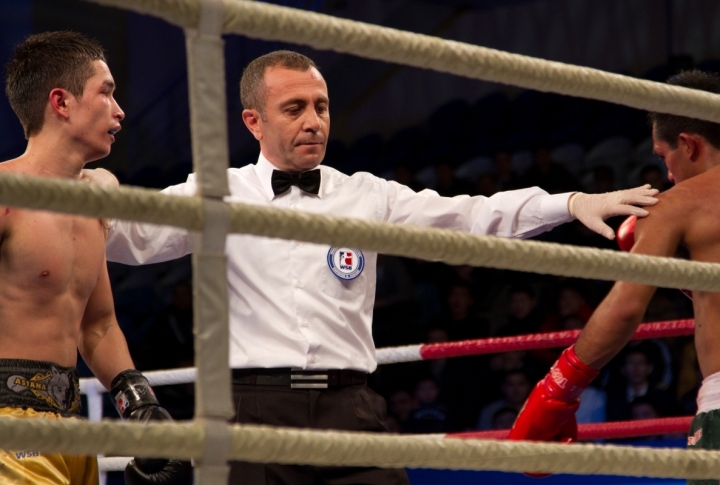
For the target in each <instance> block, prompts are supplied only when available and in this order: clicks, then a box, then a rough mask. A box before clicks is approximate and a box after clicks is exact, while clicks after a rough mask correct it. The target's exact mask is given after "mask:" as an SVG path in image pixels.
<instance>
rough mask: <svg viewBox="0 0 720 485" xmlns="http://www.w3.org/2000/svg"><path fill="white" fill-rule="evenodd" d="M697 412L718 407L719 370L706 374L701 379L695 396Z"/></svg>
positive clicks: (719, 403)
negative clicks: (700, 384)
mask: <svg viewBox="0 0 720 485" xmlns="http://www.w3.org/2000/svg"><path fill="white" fill-rule="evenodd" d="M697 405H698V413H707V412H710V411H714V410H716V409H720V372H716V373H715V374H712V375H709V376H707V377H706V378H705V379H703V381H702V386H700V391H699V392H698V397H697Z"/></svg>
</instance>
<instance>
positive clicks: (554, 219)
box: [540, 192, 575, 226]
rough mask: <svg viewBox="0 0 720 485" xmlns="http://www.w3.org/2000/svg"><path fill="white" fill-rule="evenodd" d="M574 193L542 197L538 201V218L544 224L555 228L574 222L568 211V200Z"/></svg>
mask: <svg viewBox="0 0 720 485" xmlns="http://www.w3.org/2000/svg"><path fill="white" fill-rule="evenodd" d="M574 193H575V192H567V193H565V194H554V195H548V196H546V197H543V199H542V201H540V217H542V219H543V221H544V222H545V224H548V225H552V226H556V225H560V224H565V223H566V222H570V221H573V220H575V218H574V217H573V216H571V215H570V211H569V210H568V200H569V199H570V196H571V195H572V194H574Z"/></svg>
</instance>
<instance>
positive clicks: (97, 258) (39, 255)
mask: <svg viewBox="0 0 720 485" xmlns="http://www.w3.org/2000/svg"><path fill="white" fill-rule="evenodd" d="M0 171H2V172H17V173H27V172H26V171H25V170H23V164H22V160H13V161H9V162H5V163H2V164H0ZM28 175H32V174H31V173H28ZM0 235H1V236H0V237H1V239H0V358H20V359H32V360H45V361H51V362H55V363H57V364H60V365H63V366H69V367H71V366H74V365H75V363H76V359H77V348H78V344H79V339H80V335H81V324H82V320H83V315H84V314H85V312H86V306H88V301H89V299H90V296H91V295H92V294H93V290H95V288H96V287H97V286H98V283H99V282H101V281H102V282H103V283H107V282H106V281H105V280H107V270H106V267H105V238H106V229H105V228H104V227H103V225H102V222H101V221H100V220H98V219H90V218H86V217H80V216H75V215H66V214H60V213H54V212H43V211H30V210H23V209H16V208H12V207H2V206H0ZM107 284H109V283H107ZM88 310H92V307H91V306H88Z"/></svg>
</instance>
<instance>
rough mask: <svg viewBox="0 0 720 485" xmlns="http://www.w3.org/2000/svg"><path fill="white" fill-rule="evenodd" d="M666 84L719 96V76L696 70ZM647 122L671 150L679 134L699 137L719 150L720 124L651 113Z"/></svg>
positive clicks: (673, 77)
mask: <svg viewBox="0 0 720 485" xmlns="http://www.w3.org/2000/svg"><path fill="white" fill-rule="evenodd" d="M667 83H668V84H672V85H673V86H682V87H685V88H691V89H699V90H701V91H708V92H710V93H715V94H720V76H718V75H717V74H711V73H707V72H703V71H699V70H697V69H694V70H692V71H682V72H681V73H680V74H677V75H675V76H671V77H670V78H669V79H668V80H667ZM648 120H649V122H650V125H651V126H652V128H653V130H654V132H655V136H657V138H659V139H660V140H662V141H664V142H666V143H667V144H668V145H670V147H671V148H673V149H674V148H677V145H678V136H680V133H692V134H695V135H700V136H702V137H703V138H705V139H706V140H707V141H708V143H710V144H711V145H712V146H714V147H715V148H719V149H720V123H713V122H712V121H703V120H698V119H695V118H687V117H685V116H676V115H669V114H665V113H652V112H651V113H649V114H648Z"/></svg>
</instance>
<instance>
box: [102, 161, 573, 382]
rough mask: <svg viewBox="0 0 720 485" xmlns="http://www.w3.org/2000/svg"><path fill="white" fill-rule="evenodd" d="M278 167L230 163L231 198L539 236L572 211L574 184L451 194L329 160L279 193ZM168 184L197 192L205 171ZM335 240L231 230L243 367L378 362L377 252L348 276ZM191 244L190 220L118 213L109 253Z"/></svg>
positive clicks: (126, 257)
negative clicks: (310, 183) (314, 182)
mask: <svg viewBox="0 0 720 485" xmlns="http://www.w3.org/2000/svg"><path fill="white" fill-rule="evenodd" d="M273 169H275V167H274V166H273V165H272V164H271V163H270V162H269V161H268V160H267V159H266V158H265V157H264V156H263V155H262V154H261V155H260V157H259V159H258V162H257V164H255V165H247V166H245V167H242V168H239V169H237V168H231V169H229V170H228V182H229V186H230V193H231V195H230V196H228V197H226V198H225V200H226V201H227V202H242V203H246V204H256V205H271V206H273V207H280V208H283V209H292V210H298V211H305V212H311V213H317V214H333V215H336V216H344V217H353V218H360V219H369V220H373V221H387V222H393V223H403V224H414V225H418V226H432V227H440V228H446V229H455V230H458V231H469V232H472V233H476V234H494V235H498V236H506V237H530V236H533V235H535V234H539V233H541V232H544V231H547V230H549V229H551V228H553V227H555V226H557V225H559V224H562V223H565V222H568V221H570V220H572V217H571V216H570V214H569V212H568V209H567V203H568V198H569V196H570V194H559V195H549V194H547V193H546V192H545V191H543V190H541V189H539V188H537V187H534V188H528V189H522V190H514V191H510V192H501V193H498V194H495V195H493V196H492V197H480V196H478V197H469V196H466V195H461V196H458V197H453V198H447V197H440V196H439V195H438V194H437V193H436V192H434V191H431V190H424V191H422V192H420V193H416V192H414V191H413V190H411V189H409V188H408V187H405V186H403V185H400V184H398V183H396V182H392V181H386V180H384V179H381V178H378V177H375V176H373V175H371V174H369V173H362V172H361V173H356V174H354V175H352V176H348V175H345V174H343V173H341V172H338V171H337V170H335V169H333V168H330V167H324V166H320V170H321V173H322V180H321V185H320V192H319V194H318V195H310V194H307V193H304V192H302V191H301V190H300V189H299V188H297V187H295V186H293V187H292V188H291V189H290V191H288V192H286V193H284V194H281V195H277V196H275V195H273V190H272V187H271V183H270V179H271V176H272V171H273ZM162 193H164V194H171V195H182V196H192V195H195V193H196V183H195V175H194V174H191V175H190V176H189V177H188V180H187V182H185V183H183V184H179V185H174V186H172V187H168V188H166V189H165V190H163V191H162ZM329 249H330V246H329V245H322V244H309V243H304V242H300V241H292V240H283V239H272V238H266V237H258V236H248V235H242V234H231V235H229V236H228V238H227V243H226V253H227V255H228V285H229V286H228V291H229V298H230V365H231V366H232V367H233V368H249V367H263V368H270V367H292V368H303V369H355V370H359V371H365V372H372V371H374V370H375V368H376V367H377V361H376V358H375V346H374V344H373V340H372V333H371V324H372V311H373V303H374V299H375V266H376V259H377V254H376V253H373V252H369V251H364V252H363V253H364V258H365V267H364V269H363V271H362V273H361V274H360V275H359V276H358V277H357V278H355V279H353V280H350V281H345V280H341V279H340V278H338V277H337V276H335V274H334V273H333V272H332V271H331V269H330V267H329V265H328V261H327V255H328V251H329ZM191 252H192V247H191V244H190V238H189V237H188V232H187V231H185V230H182V229H178V228H173V227H168V226H156V225H152V224H145V223H139V222H128V221H119V220H114V221H112V226H111V229H110V234H109V237H108V244H107V259H108V260H109V261H116V262H120V263H125V264H145V263H157V262H161V261H167V260H170V259H175V258H179V257H181V256H184V255H186V254H189V253H191Z"/></svg>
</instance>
